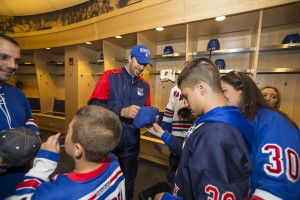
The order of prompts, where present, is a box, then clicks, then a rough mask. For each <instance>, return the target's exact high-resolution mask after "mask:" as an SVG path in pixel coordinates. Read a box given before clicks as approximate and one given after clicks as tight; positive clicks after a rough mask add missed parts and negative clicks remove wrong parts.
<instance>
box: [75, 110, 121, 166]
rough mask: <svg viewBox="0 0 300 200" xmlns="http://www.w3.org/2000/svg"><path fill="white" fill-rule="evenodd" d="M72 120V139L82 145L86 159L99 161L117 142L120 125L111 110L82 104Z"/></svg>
mask: <svg viewBox="0 0 300 200" xmlns="http://www.w3.org/2000/svg"><path fill="white" fill-rule="evenodd" d="M74 120H75V121H74V124H73V133H72V140H73V142H75V143H79V144H81V145H82V147H83V149H84V151H85V157H86V160H88V161H90V162H99V161H100V160H101V159H102V158H103V157H105V156H106V155H107V153H109V152H111V151H112V150H113V149H115V147H116V146H117V145H118V144H119V141H120V137H121V132H122V126H121V122H120V119H119V117H118V116H117V115H116V114H115V113H113V112H112V111H110V110H108V109H105V108H103V107H101V106H96V105H90V106H84V107H82V108H80V109H79V110H78V111H77V112H76V114H75V117H74Z"/></svg>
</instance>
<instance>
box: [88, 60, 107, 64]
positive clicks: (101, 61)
mask: <svg viewBox="0 0 300 200" xmlns="http://www.w3.org/2000/svg"><path fill="white" fill-rule="evenodd" d="M89 63H90V64H94V65H103V64H104V60H96V61H89Z"/></svg>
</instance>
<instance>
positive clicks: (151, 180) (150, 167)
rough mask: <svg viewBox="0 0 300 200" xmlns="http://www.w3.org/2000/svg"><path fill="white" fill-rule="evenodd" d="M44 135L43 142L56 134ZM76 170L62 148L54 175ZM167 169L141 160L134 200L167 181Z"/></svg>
mask: <svg viewBox="0 0 300 200" xmlns="http://www.w3.org/2000/svg"><path fill="white" fill-rule="evenodd" d="M40 131H41V133H42V135H43V136H42V138H43V141H45V140H46V139H47V138H48V137H49V136H50V135H52V134H54V133H53V132H50V131H45V130H40ZM73 170H74V161H73V159H72V158H70V157H69V156H68V155H67V154H66V151H65V148H63V147H62V148H61V153H60V160H59V163H58V166H57V168H56V170H55V171H54V173H53V174H58V173H67V172H70V171H73ZM166 173H167V167H165V166H161V165H158V164H156V163H153V162H150V161H147V160H144V159H140V161H139V169H138V175H137V178H136V181H135V189H134V190H135V193H134V200H138V199H139V197H138V194H139V192H140V191H142V190H143V189H145V188H147V187H148V186H151V185H153V184H155V183H157V182H161V181H166Z"/></svg>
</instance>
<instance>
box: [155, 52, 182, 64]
mask: <svg viewBox="0 0 300 200" xmlns="http://www.w3.org/2000/svg"><path fill="white" fill-rule="evenodd" d="M185 55H186V54H185V53H172V54H162V55H155V56H154V58H151V59H155V61H157V62H159V61H165V60H182V59H185Z"/></svg>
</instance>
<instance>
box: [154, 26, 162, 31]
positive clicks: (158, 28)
mask: <svg viewBox="0 0 300 200" xmlns="http://www.w3.org/2000/svg"><path fill="white" fill-rule="evenodd" d="M156 30H157V31H163V30H164V27H157V28H156Z"/></svg>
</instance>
